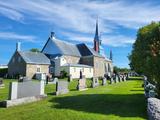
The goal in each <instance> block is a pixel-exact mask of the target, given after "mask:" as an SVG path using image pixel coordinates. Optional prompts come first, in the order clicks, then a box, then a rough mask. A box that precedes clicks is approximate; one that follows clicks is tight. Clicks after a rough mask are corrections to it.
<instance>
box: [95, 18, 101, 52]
mask: <svg viewBox="0 0 160 120" xmlns="http://www.w3.org/2000/svg"><path fill="white" fill-rule="evenodd" d="M100 44H101V41H100V39H99V32H98V18H97V20H96V32H95V37H94V50H95V51H96V52H98V53H100V47H99V46H100Z"/></svg>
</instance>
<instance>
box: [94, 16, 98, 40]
mask: <svg viewBox="0 0 160 120" xmlns="http://www.w3.org/2000/svg"><path fill="white" fill-rule="evenodd" d="M98 33H99V32H98V18H97V20H96V32H95V37H94V40H96V41H99V34H98Z"/></svg>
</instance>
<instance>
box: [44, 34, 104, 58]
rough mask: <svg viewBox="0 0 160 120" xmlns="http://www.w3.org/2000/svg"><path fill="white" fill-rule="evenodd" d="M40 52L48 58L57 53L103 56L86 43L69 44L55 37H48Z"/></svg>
mask: <svg viewBox="0 0 160 120" xmlns="http://www.w3.org/2000/svg"><path fill="white" fill-rule="evenodd" d="M42 52H43V53H45V54H46V55H47V56H48V57H49V58H50V57H52V58H53V56H55V57H56V56H57V55H58V56H59V55H71V56H78V57H82V56H90V55H93V56H97V57H104V56H103V55H101V54H100V53H98V52H96V51H95V50H94V49H92V48H90V47H88V46H87V45H86V44H84V43H82V44H71V43H69V42H66V41H63V40H59V39H57V38H55V37H49V39H48V41H47V43H46V44H45V46H44V48H43V49H42Z"/></svg>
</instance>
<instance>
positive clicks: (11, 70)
mask: <svg viewBox="0 0 160 120" xmlns="http://www.w3.org/2000/svg"><path fill="white" fill-rule="evenodd" d="M8 74H9V75H10V76H12V75H16V74H20V75H26V63H25V61H24V60H23V59H22V57H21V56H20V55H19V53H18V52H15V53H14V55H13V56H12V58H11V60H10V62H9V64H8Z"/></svg>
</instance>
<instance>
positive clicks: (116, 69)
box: [113, 66, 130, 73]
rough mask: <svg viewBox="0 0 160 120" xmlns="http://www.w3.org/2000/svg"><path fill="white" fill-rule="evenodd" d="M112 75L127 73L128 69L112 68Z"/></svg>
mask: <svg viewBox="0 0 160 120" xmlns="http://www.w3.org/2000/svg"><path fill="white" fill-rule="evenodd" d="M113 69H114V73H119V72H122V73H128V72H129V71H130V69H128V68H119V67H117V66H114V68H113Z"/></svg>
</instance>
